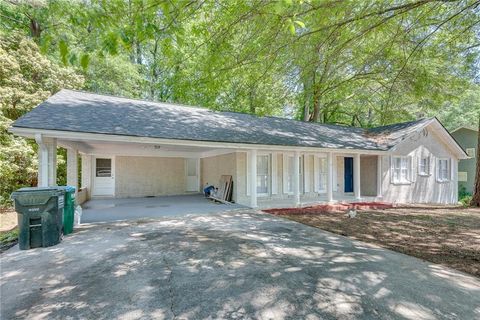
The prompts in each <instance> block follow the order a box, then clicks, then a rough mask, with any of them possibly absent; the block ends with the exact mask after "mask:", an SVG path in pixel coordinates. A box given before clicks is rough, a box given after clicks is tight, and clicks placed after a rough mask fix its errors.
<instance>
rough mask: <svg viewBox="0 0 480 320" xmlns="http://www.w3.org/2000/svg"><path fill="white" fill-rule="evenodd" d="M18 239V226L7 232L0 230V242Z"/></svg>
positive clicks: (6, 242)
mask: <svg viewBox="0 0 480 320" xmlns="http://www.w3.org/2000/svg"><path fill="white" fill-rule="evenodd" d="M17 239H18V228H15V229H13V230H10V231H7V232H0V244H8V243H10V242H13V241H16V240H17Z"/></svg>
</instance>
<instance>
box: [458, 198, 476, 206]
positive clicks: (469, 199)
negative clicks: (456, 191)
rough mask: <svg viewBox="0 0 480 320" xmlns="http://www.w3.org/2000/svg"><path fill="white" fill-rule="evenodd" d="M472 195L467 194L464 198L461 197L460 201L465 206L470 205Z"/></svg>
mask: <svg viewBox="0 0 480 320" xmlns="http://www.w3.org/2000/svg"><path fill="white" fill-rule="evenodd" d="M472 199H473V197H472V195H465V196H463V197H462V198H460V200H459V202H460V203H461V204H462V206H464V207H465V208H467V207H469V206H470V203H471V202H472Z"/></svg>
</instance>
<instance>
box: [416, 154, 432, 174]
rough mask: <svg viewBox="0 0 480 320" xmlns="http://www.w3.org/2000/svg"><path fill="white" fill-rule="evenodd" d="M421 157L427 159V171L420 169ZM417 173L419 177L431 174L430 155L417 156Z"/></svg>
mask: <svg viewBox="0 0 480 320" xmlns="http://www.w3.org/2000/svg"><path fill="white" fill-rule="evenodd" d="M423 159H427V165H428V172H422V170H421V169H420V168H421V167H422V166H421V163H422V160H423ZM418 175H419V176H420V177H430V176H431V175H432V165H431V159H430V156H426V157H419V158H418Z"/></svg>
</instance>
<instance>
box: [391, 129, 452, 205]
mask: <svg viewBox="0 0 480 320" xmlns="http://www.w3.org/2000/svg"><path fill="white" fill-rule="evenodd" d="M394 153H395V155H402V156H409V157H411V158H412V161H413V172H412V174H413V182H412V183H409V184H403V185H400V184H393V183H392V181H391V157H390V156H384V157H382V181H383V184H382V187H383V200H385V201H388V202H399V203H409V202H410V203H444V204H449V203H456V201H457V191H456V181H455V179H456V178H455V177H456V174H455V175H454V179H453V180H450V181H448V182H438V181H437V173H436V170H437V159H438V158H449V159H451V161H452V163H453V170H454V172H456V167H457V160H456V159H454V158H453V157H452V155H451V153H450V152H449V150H448V148H447V146H446V145H444V144H443V143H442V142H441V140H440V139H439V138H438V137H437V136H436V134H435V133H434V132H433V131H431V130H425V131H422V132H419V133H417V134H416V135H415V136H413V137H411V138H410V139H408V140H406V141H404V142H402V143H401V144H399V145H398V146H397V148H396V149H395V152H394ZM421 156H430V166H431V172H430V175H429V176H419V175H418V161H419V158H420V157H421Z"/></svg>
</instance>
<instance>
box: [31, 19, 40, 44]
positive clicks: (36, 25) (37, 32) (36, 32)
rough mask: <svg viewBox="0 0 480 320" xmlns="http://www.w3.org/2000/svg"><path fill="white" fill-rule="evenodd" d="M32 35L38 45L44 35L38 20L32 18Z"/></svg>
mask: <svg viewBox="0 0 480 320" xmlns="http://www.w3.org/2000/svg"><path fill="white" fill-rule="evenodd" d="M30 34H31V36H32V38H33V40H35V41H36V42H37V43H38V42H39V41H40V36H41V34H42V28H41V27H40V24H39V23H38V21H37V20H35V19H32V18H30Z"/></svg>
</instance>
